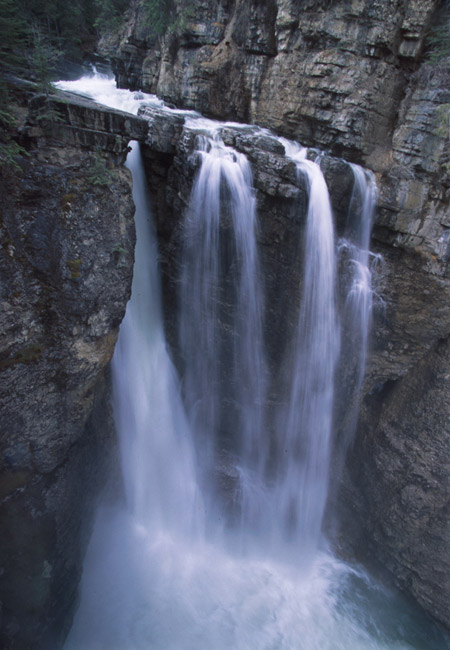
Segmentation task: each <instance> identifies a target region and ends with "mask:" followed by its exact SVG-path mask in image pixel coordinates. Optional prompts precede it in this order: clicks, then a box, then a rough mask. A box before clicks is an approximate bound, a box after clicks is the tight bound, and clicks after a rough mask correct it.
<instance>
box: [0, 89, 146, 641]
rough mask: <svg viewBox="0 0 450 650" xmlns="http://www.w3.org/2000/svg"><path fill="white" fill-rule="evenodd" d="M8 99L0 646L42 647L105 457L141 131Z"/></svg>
mask: <svg viewBox="0 0 450 650" xmlns="http://www.w3.org/2000/svg"><path fill="white" fill-rule="evenodd" d="M10 93H11V97H12V98H13V99H12V101H13V103H14V106H15V109H16V111H17V114H18V117H19V123H18V134H17V136H16V137H18V138H19V140H20V142H21V144H22V146H23V147H24V149H25V151H26V155H23V157H22V158H21V159H17V163H16V166H13V165H12V164H9V165H8V164H4V165H3V166H2V168H1V173H0V183H1V194H2V207H1V213H0V230H1V241H2V247H1V249H0V278H1V285H0V286H1V306H2V308H1V315H0V320H1V327H0V331H1V339H0V340H1V344H0V377H1V384H0V405H1V413H2V417H1V422H2V427H1V433H0V446H1V461H0V462H1V471H0V503H1V507H0V521H1V523H0V526H1V535H0V567H1V569H0V573H1V581H0V645H1V647H2V648H5V650H6V649H10V648H11V649H12V648H15V649H18V650H19V649H20V650H25V649H27V648H42V649H43V650H49V648H56V647H60V646H61V645H62V642H63V640H64V638H65V635H66V633H67V630H68V627H69V626H70V624H71V619H72V616H73V612H74V608H75V604H76V593H77V586H78V581H79V578H80V575H81V567H82V559H83V555H84V550H85V548H86V544H87V540H88V536H89V532H90V527H91V525H92V517H93V511H94V506H95V497H96V495H97V493H98V492H99V490H100V488H102V487H103V486H104V484H105V482H106V477H107V476H108V473H109V472H110V471H111V468H112V467H113V466H114V461H115V438H114V425H113V421H112V417H111V409H110V404H109V381H108V374H107V368H108V362H109V360H110V358H111V356H112V353H113V350H114V345H115V341H116V338H117V333H118V328H119V325H120V322H121V320H122V318H123V315H124V312H125V306H126V302H127V300H128V298H129V296H130V292H131V279H132V268H133V259H134V240H135V234H134V221H133V214H134V205H133V201H132V196H131V177H130V174H129V172H128V170H126V169H125V168H123V167H122V162H123V160H124V157H125V155H126V151H127V144H128V140H129V139H130V137H131V136H133V137H136V135H138V134H139V133H143V132H144V130H145V128H146V127H145V124H143V123H141V121H140V120H137V119H135V118H131V122H130V121H129V120H130V116H129V115H126V114H120V113H118V112H111V111H106V110H104V109H102V108H100V107H97V106H96V105H95V104H93V103H92V102H91V103H89V102H85V101H84V100H76V99H75V98H71V97H70V96H68V95H65V97H52V98H50V99H49V98H46V97H45V96H33V93H32V90H31V89H30V88H29V87H28V85H25V86H23V85H21V86H19V87H17V86H15V87H13V88H12V89H11V91H10ZM127 120H128V123H127V124H126V121H127ZM133 120H134V122H133ZM139 128H140V129H141V130H139Z"/></svg>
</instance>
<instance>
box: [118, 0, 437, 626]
mask: <svg viewBox="0 0 450 650" xmlns="http://www.w3.org/2000/svg"><path fill="white" fill-rule="evenodd" d="M178 6H179V10H180V12H183V11H185V9H183V7H184V3H183V2H182V1H180V2H179V3H178ZM443 10H445V3H440V2H438V1H437V0H429V1H426V2H409V3H403V2H397V1H395V0H392V1H391V0H383V1H380V2H369V1H367V2H366V1H364V2H358V3H356V2H352V1H351V0H340V1H337V2H328V1H326V2H325V1H321V0H307V1H306V2H302V3H300V2H296V1H295V0H273V1H271V2H265V3H260V2H257V1H256V0H255V1H252V2H244V1H243V0H242V1H241V0H228V1H226V0H224V1H222V2H217V3H212V2H208V0H205V1H203V2H201V3H196V4H195V8H191V9H190V11H188V12H187V13H185V16H186V20H185V26H184V27H183V29H182V30H181V31H180V32H179V33H178V34H171V35H168V36H166V37H165V38H162V39H160V40H159V41H153V42H150V41H149V40H146V36H145V30H144V29H143V27H142V24H143V23H142V20H140V18H139V17H141V18H142V7H141V5H140V3H139V2H137V3H135V5H134V8H133V11H132V12H131V15H130V20H129V22H128V24H127V27H126V42H124V44H123V46H122V51H123V52H125V54H124V55H122V51H121V50H119V51H118V54H117V55H116V57H115V60H114V65H115V69H116V73H117V77H118V81H119V84H120V85H124V86H128V87H134V88H142V89H143V90H146V91H150V92H156V93H157V94H158V95H159V96H161V97H163V98H164V99H166V100H167V101H169V102H174V103H176V104H177V105H178V106H183V107H186V108H194V109H197V110H200V111H201V112H203V113H205V114H207V115H210V116H213V117H218V118H220V119H231V120H238V121H246V122H253V123H257V124H259V125H261V126H267V127H270V128H271V129H273V130H274V131H275V132H276V133H277V134H279V135H280V134H281V135H286V136H288V137H292V138H295V139H297V140H299V141H300V142H302V143H303V144H305V145H309V146H313V147H319V148H323V149H326V150H328V151H329V152H330V153H331V154H332V155H334V156H343V157H345V158H347V159H348V160H351V161H354V162H358V163H360V164H363V165H364V166H366V167H368V168H370V169H372V170H373V171H374V172H375V174H376V178H377V182H378V187H379V201H378V212H377V217H376V223H375V227H374V232H373V243H372V248H373V250H374V252H375V253H376V254H379V255H380V256H381V257H382V260H383V261H382V263H381V266H380V269H379V272H378V275H377V282H378V285H377V291H378V293H379V295H380V297H381V298H382V303H381V302H380V303H379V304H380V308H379V309H377V310H376V313H375V314H374V322H373V334H372V341H371V354H370V358H369V362H368V369H367V378H366V382H365V387H364V397H363V400H362V402H363V403H362V413H361V418H360V423H359V427H358V431H357V433H356V442H355V445H354V446H353V447H352V448H351V449H350V452H349V456H348V465H347V470H346V473H345V480H344V482H343V486H342V492H341V498H340V512H341V521H342V522H345V523H344V524H343V525H342V528H343V529H344V528H345V530H344V532H343V535H344V536H346V537H347V538H348V539H349V540H350V541H351V540H353V548H354V549H357V548H358V545H359V541H360V540H362V539H363V540H364V549H365V553H366V555H368V556H371V557H372V558H375V559H378V560H380V561H381V562H382V564H383V565H384V566H386V567H388V569H389V570H390V571H391V572H392V574H393V576H394V577H395V579H396V580H397V582H398V584H400V585H401V586H402V587H403V588H405V589H406V590H407V591H409V592H410V593H412V594H413V595H414V597H415V598H416V599H417V600H418V602H419V603H421V604H422V605H423V606H424V608H425V609H426V610H427V611H428V612H429V613H431V614H432V615H433V616H435V617H436V618H438V619H439V620H440V621H441V622H443V623H444V624H445V625H446V626H447V627H450V613H449V611H450V610H449V609H448V602H449V596H450V570H449V567H448V550H447V549H448V543H449V531H448V523H447V522H448V508H449V501H450V494H449V486H448V462H449V451H448V435H449V422H450V410H449V405H448V400H447V399H444V397H442V399H438V395H441V391H444V387H443V386H444V384H443V381H444V379H443V378H445V377H447V374H448V372H449V366H448V356H447V355H446V352H445V351H446V350H447V342H448V337H449V334H450V300H449V298H450V270H449V265H448V262H449V259H450V222H449V216H448V215H449V200H450V175H449V169H448V166H449V160H450V149H449V133H448V105H449V103H450V94H449V90H448V88H449V66H448V61H447V62H445V61H444V62H443V63H441V64H440V65H437V66H436V65H431V64H429V63H427V62H426V60H425V58H424V43H425V38H426V35H427V32H428V30H429V28H430V26H431V25H433V24H436V23H439V22H442V21H443V20H446V19H447V18H445V16H444V14H443V13H442V11H443ZM136 19H137V20H136ZM151 120H153V123H154V124H155V125H156V124H157V122H158V120H160V121H161V118H157V117H152V118H151ZM155 129H156V130H154V133H156V132H157V133H160V135H157V136H156V135H150V136H149V138H150V139H149V140H148V144H149V148H148V150H147V164H148V167H149V169H151V175H152V177H153V179H154V181H153V182H154V192H155V195H156V196H157V199H156V202H157V204H158V205H159V209H160V218H159V231H160V238H161V242H162V250H163V260H162V263H163V269H164V271H165V280H164V281H165V285H166V300H167V313H168V316H167V319H168V321H170V319H171V316H170V312H171V309H172V308H173V307H174V303H173V300H174V298H173V294H174V292H173V285H174V275H175V270H174V268H175V267H174V260H176V257H177V254H178V253H177V247H178V235H177V228H179V226H178V217H179V215H180V214H181V212H182V210H183V208H184V207H185V204H186V201H187V197H188V194H189V187H190V183H191V182H192V177H193V174H194V171H195V169H194V168H192V166H191V167H189V165H188V164H187V162H186V161H185V162H183V159H184V157H185V156H186V155H188V153H190V151H191V149H192V145H191V144H189V143H188V142H186V141H180V142H179V143H178V144H177V138H179V137H180V135H179V133H180V128H179V125H178V126H177V124H176V123H175V122H174V123H172V124H170V125H169V124H165V127H164V137H165V141H164V142H165V143H164V144H163V137H162V131H163V129H162V127H158V128H156V126H155ZM158 129H159V131H158ZM230 137H231V136H230ZM158 142H160V144H158ZM230 142H231V141H230ZM232 142H233V145H234V146H235V147H236V148H238V149H240V150H241V151H244V152H245V153H246V154H247V155H249V157H250V159H251V162H252V165H253V173H254V182H255V187H256V188H257V190H258V204H259V214H260V218H261V224H262V225H261V237H260V240H261V241H260V243H261V251H262V256H263V260H264V265H265V267H266V269H267V271H266V272H267V273H268V275H269V278H266V280H268V287H269V288H268V296H269V298H268V305H269V310H270V311H271V312H272V313H271V315H270V317H269V322H271V323H272V324H271V325H270V324H269V326H268V332H267V336H268V344H269V349H270V351H271V355H272V356H273V357H274V358H275V357H276V355H277V354H278V349H279V342H278V340H277V339H273V338H272V334H271V333H272V332H273V331H276V325H277V316H276V313H277V310H278V309H279V307H280V305H279V304H278V301H279V293H280V292H277V289H276V287H277V283H283V282H288V283H289V286H290V287H291V289H292V291H294V292H295V289H294V286H297V287H298V277H297V276H296V275H295V274H294V277H292V271H291V270H289V271H288V269H290V268H291V264H292V256H293V255H294V253H293V251H294V237H297V236H298V229H297V230H295V229H294V230H293V226H292V213H291V214H290V216H289V210H290V208H289V201H290V199H289V198H288V195H289V192H291V191H293V190H292V188H293V187H294V186H295V183H294V181H293V178H292V176H289V172H285V171H283V170H281V169H280V168H277V167H276V166H275V167H272V168H270V167H269V164H270V165H273V164H275V163H274V158H273V157H274V156H275V152H273V151H272V152H270V155H268V153H267V151H264V147H262V150H259V149H258V147H256V148H253V145H252V146H251V147H248V146H247V144H246V143H245V137H240V136H239V137H238V136H232ZM158 147H159V149H158ZM183 147H184V148H185V151H183ZM269 158H270V161H269ZM275 158H276V156H275ZM333 160H334V161H335V162H334V163H333V164H334V165H335V166H336V165H337V162H336V161H337V159H336V158H334V159H333ZM271 169H276V173H275V174H274V173H272V172H271ZM331 176H332V175H331V174H329V175H328V178H327V180H328V181H329V182H330V183H331V184H332V185H333V181H332V180H331ZM345 178H346V176H345V174H343V175H342V176H341V181H340V182H339V181H338V182H334V185H333V186H334V187H335V188H337V189H335V190H333V189H332V193H333V191H334V192H336V191H337V192H338V194H337V195H336V196H335V197H334V198H333V202H334V209H335V212H337V213H338V216H339V211H340V210H341V214H342V213H343V211H344V210H345V205H346V203H345V191H344V188H345V183H347V186H346V187H347V188H348V182H349V181H348V177H347V181H345ZM165 188H167V189H165ZM341 188H342V192H341V193H339V191H340V189H341ZM286 192H287V194H286ZM332 195H333V194H332ZM339 197H340V198H339ZM163 214H165V215H166V216H165V217H164V218H163ZM294 231H295V233H296V234H295V235H294ZM278 286H281V285H280V284H279V285H278ZM297 290H298V289H297ZM381 305H382V308H381ZM278 318H279V317H278ZM292 318H293V316H292V315H288V316H287V318H286V323H281V324H279V325H280V329H279V332H280V333H281V335H283V333H284V332H286V331H287V330H286V328H288V327H289V320H292ZM270 319H272V320H270ZM168 326H169V331H170V322H168ZM444 368H446V370H445V369H444ZM445 381H446V380H445ZM432 387H435V389H434V390H432ZM408 395H414V398H413V401H414V405H413V407H412V406H411V404H410V403H409V398H408ZM442 395H443V393H442ZM413 413H414V416H413ZM412 423H414V426H412ZM410 425H411V426H410ZM350 520H351V522H352V523H351V525H350V523H349V521H350Z"/></svg>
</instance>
